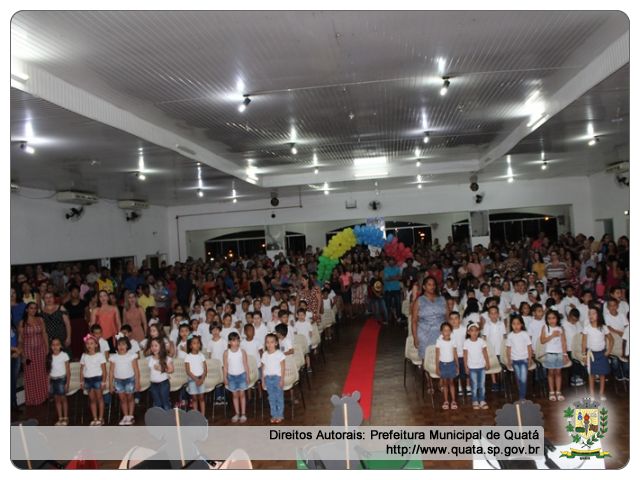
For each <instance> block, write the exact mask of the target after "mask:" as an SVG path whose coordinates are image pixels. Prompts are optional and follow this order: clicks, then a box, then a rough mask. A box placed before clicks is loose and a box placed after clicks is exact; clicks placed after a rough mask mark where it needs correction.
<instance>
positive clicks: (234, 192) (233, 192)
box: [231, 188, 237, 197]
mask: <svg viewBox="0 0 640 480" xmlns="http://www.w3.org/2000/svg"><path fill="white" fill-rule="evenodd" d="M236 194H237V193H236V189H235V188H234V189H233V190H231V196H232V197H235V196H236Z"/></svg>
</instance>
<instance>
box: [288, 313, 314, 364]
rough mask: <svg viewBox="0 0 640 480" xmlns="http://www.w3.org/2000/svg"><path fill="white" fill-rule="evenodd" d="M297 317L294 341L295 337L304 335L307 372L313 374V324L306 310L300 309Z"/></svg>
mask: <svg viewBox="0 0 640 480" xmlns="http://www.w3.org/2000/svg"><path fill="white" fill-rule="evenodd" d="M296 315H297V317H298V321H297V322H296V325H295V327H293V328H292V329H291V330H293V333H294V339H295V335H302V336H303V337H304V338H305V340H306V341H307V351H306V352H303V353H304V358H305V362H306V366H307V371H308V372H311V371H312V370H311V357H310V356H309V346H310V345H311V330H312V328H311V322H309V321H308V320H307V311H306V310H304V309H303V308H300V309H298V311H297V312H296Z"/></svg>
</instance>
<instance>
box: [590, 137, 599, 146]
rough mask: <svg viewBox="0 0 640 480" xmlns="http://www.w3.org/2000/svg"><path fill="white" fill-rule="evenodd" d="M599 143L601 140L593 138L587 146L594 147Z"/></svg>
mask: <svg viewBox="0 0 640 480" xmlns="http://www.w3.org/2000/svg"><path fill="white" fill-rule="evenodd" d="M598 142H600V139H599V138H598V137H593V138H592V139H591V140H589V143H588V144H587V145H589V146H590V147H593V146H594V145H595V144H596V143H598Z"/></svg>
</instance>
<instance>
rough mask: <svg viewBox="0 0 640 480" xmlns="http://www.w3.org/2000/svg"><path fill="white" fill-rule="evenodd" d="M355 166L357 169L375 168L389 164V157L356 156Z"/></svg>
mask: <svg viewBox="0 0 640 480" xmlns="http://www.w3.org/2000/svg"><path fill="white" fill-rule="evenodd" d="M353 166H354V167H355V168H357V169H361V170H364V169H367V168H368V169H374V168H381V167H386V166H387V157H384V156H382V157H367V158H354V159H353Z"/></svg>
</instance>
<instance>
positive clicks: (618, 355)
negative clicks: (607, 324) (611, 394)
mask: <svg viewBox="0 0 640 480" xmlns="http://www.w3.org/2000/svg"><path fill="white" fill-rule="evenodd" d="M611 336H612V337H613V348H612V349H611V354H610V355H609V363H610V364H611V367H612V368H611V374H612V376H613V384H614V387H615V391H616V394H617V393H618V382H622V386H623V388H624V391H625V392H626V391H627V382H629V379H627V378H625V377H624V376H623V375H622V364H623V363H628V362H629V360H628V359H625V358H624V351H623V350H622V337H621V336H620V335H618V334H615V333H612V334H611ZM616 363H617V365H616ZM615 366H617V367H618V371H615V368H614V367H615Z"/></svg>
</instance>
